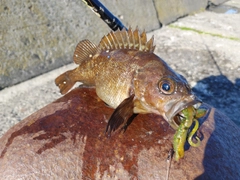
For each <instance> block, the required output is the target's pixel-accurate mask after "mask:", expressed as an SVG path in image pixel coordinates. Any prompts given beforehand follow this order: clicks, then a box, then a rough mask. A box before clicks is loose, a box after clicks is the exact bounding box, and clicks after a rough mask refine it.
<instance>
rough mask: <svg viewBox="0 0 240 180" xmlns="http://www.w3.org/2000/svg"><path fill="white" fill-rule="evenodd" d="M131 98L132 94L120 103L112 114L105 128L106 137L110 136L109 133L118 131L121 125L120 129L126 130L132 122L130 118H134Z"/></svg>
mask: <svg viewBox="0 0 240 180" xmlns="http://www.w3.org/2000/svg"><path fill="white" fill-rule="evenodd" d="M133 98H134V94H133V95H131V96H130V97H128V98H126V99H125V100H124V101H122V103H121V104H120V105H119V106H118V107H117V108H116V109H115V111H114V112H113V114H112V116H111V117H110V119H109V121H108V124H107V128H106V133H107V134H108V136H110V135H111V132H113V131H115V130H116V129H118V128H119V127H120V126H121V125H123V126H122V128H126V127H127V126H128V125H129V124H130V123H131V122H132V120H133V119H132V118H131V117H132V116H134V113H133V107H134V102H133Z"/></svg>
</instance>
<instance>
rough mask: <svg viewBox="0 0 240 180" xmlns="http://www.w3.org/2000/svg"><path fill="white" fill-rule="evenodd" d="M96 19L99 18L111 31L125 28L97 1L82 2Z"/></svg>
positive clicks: (87, 0) (85, 0) (84, 0)
mask: <svg viewBox="0 0 240 180" xmlns="http://www.w3.org/2000/svg"><path fill="white" fill-rule="evenodd" d="M82 1H83V2H84V3H85V4H86V5H87V6H88V7H89V8H90V9H91V10H92V11H93V12H94V13H95V14H96V15H97V16H98V17H100V18H101V19H102V20H103V21H104V22H105V23H106V24H107V25H108V26H109V27H110V28H111V29H112V30H113V31H116V30H118V29H120V30H122V29H123V28H125V29H126V30H127V28H126V27H125V26H124V25H123V23H122V22H121V21H120V20H119V19H118V18H117V17H116V16H114V15H113V14H112V13H111V12H110V11H109V10H108V9H107V8H106V7H105V6H104V5H103V4H102V3H101V2H100V1H98V0H82Z"/></svg>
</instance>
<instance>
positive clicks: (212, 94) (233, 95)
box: [193, 75, 240, 126]
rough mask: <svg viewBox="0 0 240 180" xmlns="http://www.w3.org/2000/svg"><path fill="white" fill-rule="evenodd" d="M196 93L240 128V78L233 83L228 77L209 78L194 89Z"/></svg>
mask: <svg viewBox="0 0 240 180" xmlns="http://www.w3.org/2000/svg"><path fill="white" fill-rule="evenodd" d="M193 91H194V93H195V94H196V95H197V96H198V97H199V98H200V99H201V100H202V101H203V102H205V103H207V104H210V105H212V106H213V107H215V108H216V109H218V110H220V111H221V112H222V113H224V114H225V115H226V116H228V117H229V118H230V119H231V120H233V121H234V123H236V124H237V125H238V126H240V120H239V118H238V117H239V116H240V113H239V108H240V78H237V79H236V80H235V84H234V83H232V82H231V81H230V80H229V79H228V78H227V77H226V76H224V75H220V76H209V77H207V78H205V79H203V80H201V81H198V83H197V85H196V86H194V87H193Z"/></svg>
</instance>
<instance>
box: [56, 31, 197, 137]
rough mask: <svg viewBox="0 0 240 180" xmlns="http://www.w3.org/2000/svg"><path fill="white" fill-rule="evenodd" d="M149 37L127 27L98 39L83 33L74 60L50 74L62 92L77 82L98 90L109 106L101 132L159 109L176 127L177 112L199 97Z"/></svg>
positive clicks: (194, 103) (124, 125)
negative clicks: (71, 66)
mask: <svg viewBox="0 0 240 180" xmlns="http://www.w3.org/2000/svg"><path fill="white" fill-rule="evenodd" d="M154 49H155V45H154V37H153V36H152V37H151V38H150V39H149V40H148V39H147V35H146V32H145V31H143V32H142V33H140V32H139V30H138V29H137V28H136V29H135V30H132V29H131V28H129V29H128V30H126V29H123V30H117V31H114V32H113V31H111V32H109V33H108V34H107V35H105V36H103V38H102V39H101V41H100V42H99V44H98V45H95V44H94V43H92V42H91V41H89V40H87V39H85V40H82V41H80V42H79V43H78V45H77V46H76V49H75V52H74V55H73V61H74V62H75V63H76V64H77V65H78V67H76V68H75V69H73V70H69V71H66V72H65V73H63V74H61V75H60V76H59V77H57V78H56V79H55V83H56V85H57V86H58V87H59V89H60V92H61V93H62V94H66V93H67V92H68V91H69V90H70V89H71V88H72V87H73V85H74V84H75V83H76V82H82V83H83V85H84V86H89V87H90V86H91V87H92V86H93V87H95V89H96V94H97V96H98V97H99V98H100V99H101V100H102V101H104V102H105V103H106V104H107V105H108V106H110V107H112V108H113V109H114V111H113V113H112V115H111V117H110V118H109V120H108V123H107V126H106V134H107V135H108V136H111V133H113V132H114V131H116V130H117V129H126V127H127V126H128V125H129V124H130V123H131V121H132V120H133V119H134V116H135V115H136V114H147V113H154V114H157V115H161V116H162V117H163V118H164V119H165V120H166V121H167V122H168V123H169V124H170V126H171V127H172V128H173V129H175V130H177V129H178V127H179V125H180V122H179V118H177V117H179V116H180V115H179V113H180V112H181V111H182V110H183V109H185V108H187V107H189V106H194V107H195V108H198V107H199V106H200V104H201V100H200V99H198V98H197V97H196V96H195V95H194V93H193V92H192V90H191V88H190V86H189V84H188V82H187V80H186V79H185V78H184V77H183V76H182V75H180V74H178V73H177V72H175V71H174V70H173V69H172V68H171V67H170V66H168V64H167V63H166V62H165V61H164V60H163V59H161V58H160V57H159V56H157V55H156V54H155V53H154Z"/></svg>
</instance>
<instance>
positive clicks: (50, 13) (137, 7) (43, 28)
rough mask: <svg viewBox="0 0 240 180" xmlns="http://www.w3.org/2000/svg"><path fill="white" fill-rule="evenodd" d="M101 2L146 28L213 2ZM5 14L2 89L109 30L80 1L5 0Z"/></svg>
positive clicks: (1, 8)
mask: <svg viewBox="0 0 240 180" xmlns="http://www.w3.org/2000/svg"><path fill="white" fill-rule="evenodd" d="M223 1H224V0H212V3H214V4H219V3H222V2H223ZM101 2H102V3H103V4H104V5H105V6H106V7H107V8H108V9H109V10H110V11H111V12H112V13H113V14H114V15H116V16H118V17H119V19H120V20H121V21H122V22H123V23H124V24H125V25H126V26H127V27H129V26H131V27H133V28H134V27H136V26H138V27H139V29H140V30H143V29H145V30H146V31H151V30H153V29H158V28H160V27H161V24H168V23H170V22H172V21H175V20H177V19H178V18H179V17H182V16H185V15H188V14H193V13H195V12H199V11H202V10H204V9H205V8H206V6H207V4H208V1H207V0H201V1H199V0H153V1H152V0H131V1H129V0H121V1H118V0H112V1H107V0H101ZM0 19H1V25H0V89H2V88H4V87H7V86H11V85H13V84H16V83H19V82H22V81H24V80H27V79H30V78H31V77H34V76H37V75H39V74H42V73H45V72H47V71H50V70H52V69H55V68H57V67H60V66H62V65H64V64H68V63H70V62H72V55H73V51H74V49H75V46H76V45H77V43H78V42H79V41H80V40H82V39H90V40H91V41H93V42H95V43H98V42H99V41H100V39H101V38H102V36H103V35H104V34H106V33H108V32H109V28H108V26H107V25H106V24H105V23H104V22H103V21H102V20H100V19H99V18H98V17H97V16H96V15H94V13H93V12H92V11H91V10H90V9H89V8H88V7H87V6H86V5H85V4H84V3H83V2H82V1H80V0H71V1H64V0H59V1H48V0H39V1H36V0H22V1H16V0H1V2H0Z"/></svg>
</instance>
